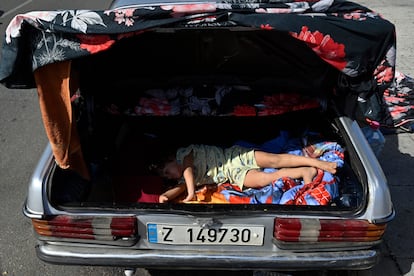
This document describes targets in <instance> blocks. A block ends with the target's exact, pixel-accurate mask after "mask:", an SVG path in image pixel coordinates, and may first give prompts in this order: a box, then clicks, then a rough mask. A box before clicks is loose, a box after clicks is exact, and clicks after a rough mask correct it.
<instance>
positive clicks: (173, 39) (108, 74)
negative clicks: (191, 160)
mask: <svg viewBox="0 0 414 276" xmlns="http://www.w3.org/2000/svg"><path fill="white" fill-rule="evenodd" d="M71 69H72V75H76V77H77V79H78V83H79V90H77V92H76V93H75V94H74V95H73V96H72V101H73V102H72V105H73V107H74V110H73V111H74V116H75V118H76V119H77V121H76V125H77V132H78V134H79V140H80V142H81V143H80V144H81V147H82V153H83V157H84V160H85V163H86V166H87V167H88V171H89V172H90V181H85V180H84V179H82V177H79V176H78V175H77V174H74V173H73V171H71V170H62V169H60V168H58V167H57V166H56V171H55V173H54V174H53V177H52V178H51V179H50V183H49V185H50V198H51V201H52V202H53V204H55V205H61V206H72V207H75V206H83V207H85V206H90V207H93V206H95V207H98V206H99V207H103V206H106V207H113V206H116V208H119V207H120V206H131V204H132V206H136V207H138V208H161V209H164V208H173V209H174V208H177V209H185V210H190V211H196V210H207V209H209V210H211V209H213V210H215V209H216V210H229V209H234V210H238V209H242V210H246V209H252V210H253V209H254V210H258V209H259V210H260V209H269V208H276V209H280V208H286V205H290V207H289V209H291V208H292V205H307V208H309V206H310V205H318V207H319V208H320V207H321V206H320V205H323V206H324V207H323V208H325V209H326V210H328V209H330V208H332V209H331V210H332V211H333V210H353V211H355V210H358V209H359V208H362V204H363V202H364V200H365V196H366V195H365V194H364V190H365V189H366V188H364V185H366V181H367V180H366V179H365V177H364V175H361V174H362V171H363V168H362V165H361V163H360V162H361V161H360V160H358V158H357V157H356V156H355V152H353V151H354V150H353V149H352V147H353V146H352V144H351V142H350V141H349V138H347V137H346V135H345V137H344V133H343V132H344V130H343V126H342V127H341V125H340V123H339V119H338V117H340V116H343V114H341V112H340V111H339V109H338V106H337V102H338V100H339V98H340V95H334V90H335V87H336V86H337V82H338V79H339V76H340V72H339V71H338V70H336V69H335V68H332V67H331V66H329V65H328V64H327V63H326V62H324V61H323V60H321V59H320V58H318V56H317V55H316V54H315V53H314V52H313V51H312V50H311V49H309V48H308V47H307V46H306V45H305V44H303V43H302V42H300V41H298V40H297V39H294V38H292V37H290V36H288V35H286V34H285V33H282V32H274V31H261V30H231V29H209V30H203V31H202V32H200V31H199V30H197V29H189V30H181V29H180V30H173V31H172V30H169V31H168V32H167V31H166V30H163V29H160V30H157V31H154V32H147V33H145V34H142V35H139V36H137V37H134V38H131V39H128V40H125V41H122V42H120V43H118V44H117V45H115V46H113V47H112V48H111V49H109V50H107V51H105V52H103V53H99V54H97V55H93V56H89V57H86V58H82V59H79V60H74V61H72V64H71ZM341 128H342V129H341ZM188 144H209V145H218V146H222V147H229V146H231V145H234V144H239V145H245V146H249V147H254V148H259V149H264V150H266V151H269V152H275V153H285V152H289V153H294V154H300V155H302V154H308V155H310V156H312V157H314V158H319V157H322V158H324V159H325V160H331V161H337V162H338V164H339V166H340V167H341V169H340V171H339V172H338V174H337V175H335V176H332V175H331V174H329V173H327V172H325V174H326V175H325V177H324V178H323V179H319V180H318V181H315V183H313V184H310V185H308V186H309V188H306V187H305V186H303V185H302V184H303V183H302V182H301V181H300V180H293V179H291V180H286V179H280V180H278V182H277V184H274V185H273V189H269V187H267V188H264V189H247V190H243V191H240V190H238V189H237V188H236V186H233V185H229V184H232V183H226V184H224V185H220V186H219V187H217V186H206V187H202V188H201V189H200V190H199V191H198V193H197V199H196V200H194V201H193V202H192V203H199V204H202V205H206V204H207V205H208V206H196V205H194V204H191V205H188V204H186V206H182V205H183V204H181V205H180V204H179V202H180V198H178V199H176V200H175V201H174V202H173V203H178V204H177V205H175V206H173V207H171V206H170V204H166V205H165V204H164V205H163V204H158V196H159V195H160V194H161V193H162V192H164V191H165V190H166V189H167V187H168V186H169V185H172V184H171V183H169V182H167V181H164V180H163V179H161V178H160V177H158V176H155V175H153V174H152V173H151V172H150V171H149V170H148V168H149V166H150V164H151V162H153V161H154V160H155V158H156V157H157V156H159V153H160V152H163V151H168V150H169V149H173V148H175V147H179V146H186V145H188ZM312 154H314V155H312ZM269 184H271V183H269ZM307 184H308V183H307ZM271 186H272V185H270V187H271ZM293 186H295V187H293ZM299 186H300V187H302V186H303V187H304V188H303V189H300V190H297V189H298V187H299ZM311 186H312V187H311ZM320 189H322V190H320ZM222 203H231V204H232V205H223V204H222ZM248 205H256V206H248ZM260 205H261V206H260ZM269 205H270V206H269ZM299 209H301V208H300V207H299Z"/></svg>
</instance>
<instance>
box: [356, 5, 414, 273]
mask: <svg viewBox="0 0 414 276" xmlns="http://www.w3.org/2000/svg"><path fill="white" fill-rule="evenodd" d="M355 2H357V3H360V4H363V5H365V6H367V7H369V8H371V9H373V10H375V11H376V12H379V13H380V14H381V15H382V16H383V17H384V18H386V19H388V20H389V21H390V22H392V23H394V24H395V27H396V33H397V57H396V58H397V61H396V70H397V71H399V72H401V73H404V74H406V75H408V76H410V77H414V44H413V38H412V35H413V30H414V16H413V14H414V1H413V0H392V1H391V0H358V1H355ZM385 138H386V144H385V148H384V150H383V152H382V153H381V155H380V157H379V161H380V163H381V165H382V168H383V170H384V173H385V175H386V176H387V179H388V184H389V187H390V190H391V197H392V201H393V204H394V207H395V210H396V217H395V219H394V221H393V222H392V223H390V224H389V225H388V227H387V230H386V233H385V239H384V244H383V258H382V260H381V262H380V264H379V265H377V266H376V267H375V268H374V275H378V276H394V275H404V276H414V263H413V262H414V238H413V234H414V223H413V221H414V200H413V196H412V195H413V192H414V181H413V180H414V134H413V133H398V134H388V135H386V136H385Z"/></svg>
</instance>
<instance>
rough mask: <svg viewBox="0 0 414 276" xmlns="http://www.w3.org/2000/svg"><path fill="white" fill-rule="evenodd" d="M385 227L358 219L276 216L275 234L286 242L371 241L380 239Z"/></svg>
mask: <svg viewBox="0 0 414 276" xmlns="http://www.w3.org/2000/svg"><path fill="white" fill-rule="evenodd" d="M385 228H386V225H385V224H373V223H370V222H368V221H366V220H357V219H348V220H338V219H299V218H276V219H275V225H274V233H273V236H274V237H275V238H276V239H277V240H280V241H284V242H370V241H378V240H380V239H381V238H382V236H383V234H384V231H385Z"/></svg>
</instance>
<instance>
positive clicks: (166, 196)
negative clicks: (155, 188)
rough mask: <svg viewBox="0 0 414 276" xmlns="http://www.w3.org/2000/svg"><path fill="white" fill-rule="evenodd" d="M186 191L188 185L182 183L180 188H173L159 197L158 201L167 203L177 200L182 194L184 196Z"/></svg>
mask: <svg viewBox="0 0 414 276" xmlns="http://www.w3.org/2000/svg"><path fill="white" fill-rule="evenodd" d="M185 189H186V185H185V183H181V184H180V185H178V186H175V187H174V188H171V189H169V190H167V191H165V192H164V193H162V194H161V195H160V196H159V199H158V201H159V202H160V203H165V202H167V201H171V200H172V199H174V198H176V197H177V196H179V195H180V194H182V193H183V192H184V191H185Z"/></svg>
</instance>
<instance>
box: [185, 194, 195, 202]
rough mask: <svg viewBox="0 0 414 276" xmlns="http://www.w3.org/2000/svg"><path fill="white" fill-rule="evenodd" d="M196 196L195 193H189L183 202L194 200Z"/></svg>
mask: <svg viewBox="0 0 414 276" xmlns="http://www.w3.org/2000/svg"><path fill="white" fill-rule="evenodd" d="M194 197H195V195H194V193H192V194H188V195H187V197H186V198H184V199H183V202H188V201H192V200H194Z"/></svg>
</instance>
